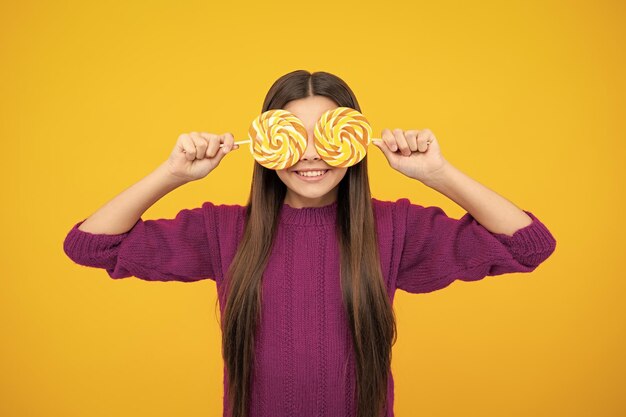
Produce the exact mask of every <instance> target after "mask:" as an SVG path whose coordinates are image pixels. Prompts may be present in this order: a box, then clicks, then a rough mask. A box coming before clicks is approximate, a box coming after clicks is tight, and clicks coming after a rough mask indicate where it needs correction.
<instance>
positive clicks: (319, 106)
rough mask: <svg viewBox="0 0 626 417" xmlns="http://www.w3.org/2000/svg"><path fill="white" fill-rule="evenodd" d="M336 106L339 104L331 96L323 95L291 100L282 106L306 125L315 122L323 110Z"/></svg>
mask: <svg viewBox="0 0 626 417" xmlns="http://www.w3.org/2000/svg"><path fill="white" fill-rule="evenodd" d="M337 107H339V106H338V105H337V103H335V101H334V100H333V99H331V98H328V97H325V96H309V97H305V98H299V99H297V100H291V101H289V102H288V103H287V104H286V105H285V106H283V109H284V110H287V111H290V112H291V113H293V114H294V115H295V116H296V117H297V118H298V119H300V120H302V122H303V123H304V124H305V125H307V124H315V122H317V120H318V119H319V118H320V116H321V115H322V114H323V113H324V112H326V111H328V110H331V109H335V108H337Z"/></svg>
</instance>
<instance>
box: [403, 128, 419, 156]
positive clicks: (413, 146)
mask: <svg viewBox="0 0 626 417" xmlns="http://www.w3.org/2000/svg"><path fill="white" fill-rule="evenodd" d="M417 133H418V131H417V130H407V131H406V132H404V137H405V138H406V143H408V144H409V149H410V150H411V152H416V151H417Z"/></svg>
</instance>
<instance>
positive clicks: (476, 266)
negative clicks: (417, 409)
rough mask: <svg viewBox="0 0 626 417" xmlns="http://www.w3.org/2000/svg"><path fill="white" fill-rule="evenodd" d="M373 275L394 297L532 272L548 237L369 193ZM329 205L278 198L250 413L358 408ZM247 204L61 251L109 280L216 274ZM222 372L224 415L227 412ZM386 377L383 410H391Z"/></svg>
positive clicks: (74, 232) (143, 223) (267, 416)
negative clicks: (376, 268)
mask: <svg viewBox="0 0 626 417" xmlns="http://www.w3.org/2000/svg"><path fill="white" fill-rule="evenodd" d="M372 204H373V207H374V215H375V219H376V224H377V231H378V239H379V242H378V243H379V250H380V256H381V259H380V261H381V265H382V271H383V278H384V280H385V283H386V286H387V290H388V294H389V297H390V300H391V302H392V303H393V298H394V293H395V290H396V289H401V290H404V291H406V292H409V293H416V294H417V293H428V292H432V291H436V290H439V289H442V288H445V287H447V286H448V285H450V284H451V283H452V282H453V281H455V280H457V279H458V280H463V281H476V280H479V279H481V278H484V277H485V276H487V275H501V274H506V273H513V272H531V271H533V270H534V269H535V268H536V267H537V266H538V265H539V264H540V263H541V262H543V261H544V260H545V259H546V258H548V256H550V254H551V253H552V252H553V251H554V249H555V247H556V240H555V238H554V237H553V236H552V234H551V233H550V231H549V230H548V229H547V228H546V226H545V225H544V224H543V223H542V222H541V221H539V220H538V219H537V218H536V217H535V216H534V215H533V214H532V213H531V212H529V211H526V210H524V211H525V212H526V214H528V215H529V216H530V217H531V218H532V219H533V222H532V223H531V224H530V225H528V226H526V227H524V228H522V229H520V230H518V231H517V232H516V233H515V234H514V235H513V236H508V235H504V234H496V233H491V232H489V231H488V230H487V229H485V228H484V227H483V226H482V225H480V224H479V223H478V222H477V221H476V220H475V219H474V218H473V217H472V216H471V215H470V214H469V213H466V214H465V215H464V216H463V217H462V218H461V219H454V218H451V217H448V216H447V215H446V214H445V212H444V211H443V210H442V209H441V208H439V207H436V206H430V207H424V206H420V205H416V204H412V203H411V202H410V201H409V200H408V199H406V198H401V199H399V200H397V201H395V202H394V201H381V200H377V199H375V198H372ZM336 209H337V202H336V201H335V202H333V203H331V204H329V205H326V206H324V207H307V208H301V209H297V208H293V207H291V206H289V205H287V204H283V206H282V209H281V212H280V224H279V227H278V230H277V236H276V241H275V245H274V248H273V252H272V253H271V256H270V258H269V262H268V265H267V268H266V270H265V272H264V275H263V282H262V285H263V305H262V317H261V321H260V324H259V326H260V328H259V329H260V336H259V340H258V341H257V345H256V348H255V349H256V357H257V359H258V361H259V365H258V368H257V369H255V379H254V381H253V384H252V397H251V401H252V403H251V404H252V405H251V409H250V411H251V414H250V416H251V417H276V416H281V417H287V416H300V417H309V416H310V417H313V416H327V417H340V416H341V417H350V416H354V415H355V412H356V404H355V391H354V388H355V378H354V361H353V357H352V341H351V337H350V334H349V328H348V325H347V316H346V314H345V312H344V310H343V304H342V299H341V291H340V280H339V247H338V243H337V242H336V239H334V238H333V237H334V235H333V225H334V222H335V219H336ZM244 216H245V206H240V205H226V204H220V205H214V204H212V203H210V202H205V203H203V204H202V206H201V207H198V208H193V209H183V210H181V211H180V212H179V213H178V214H177V215H176V217H175V218H174V219H157V220H143V219H139V220H138V221H137V223H136V224H135V225H134V226H133V228H132V229H131V230H129V231H128V232H126V233H123V234H118V235H105V234H91V233H88V232H84V231H81V230H79V229H78V226H79V225H80V224H81V223H82V222H83V221H84V220H82V221H80V222H78V223H76V224H75V225H74V227H73V228H72V229H71V230H70V231H69V233H68V235H67V237H66V238H65V241H64V243H63V248H64V251H65V253H66V254H67V256H68V257H69V258H70V259H71V260H73V261H74V262H76V263H77V264H80V265H85V266H90V267H96V268H103V269H105V270H106V271H107V273H108V274H109V276H110V277H111V278H125V277H130V276H135V277H137V278H140V279H143V280H148V281H184V282H193V281H198V280H202V279H207V278H208V279H212V280H214V281H215V283H216V287H217V292H218V297H219V300H220V309H221V311H222V313H223V306H224V301H225V300H224V294H223V290H222V288H223V287H222V283H223V278H224V275H225V272H226V271H227V269H228V266H229V265H230V263H231V261H232V259H233V257H234V254H235V251H236V249H237V244H238V242H239V240H240V239H241V236H242V233H243V227H244ZM227 382H228V380H227V375H226V373H225V368H224V375H223V383H224V396H223V404H222V405H223V415H224V416H229V415H230V414H229V410H228V409H227V401H226V398H227V397H226V394H227ZM393 387H394V386H393V376H392V375H391V370H390V378H389V384H388V391H387V407H386V410H385V413H384V414H383V415H384V416H385V417H392V416H393V415H394V413H393V401H394V389H393Z"/></svg>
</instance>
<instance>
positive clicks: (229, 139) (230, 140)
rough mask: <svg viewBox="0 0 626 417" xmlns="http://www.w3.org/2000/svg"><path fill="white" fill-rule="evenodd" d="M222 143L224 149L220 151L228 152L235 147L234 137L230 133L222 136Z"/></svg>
mask: <svg viewBox="0 0 626 417" xmlns="http://www.w3.org/2000/svg"><path fill="white" fill-rule="evenodd" d="M222 137H223V141H224V147H223V148H222V149H224V150H226V152H229V151H230V150H231V149H233V147H234V146H235V136H233V134H232V133H230V132H226V133H224V134H223V135H222Z"/></svg>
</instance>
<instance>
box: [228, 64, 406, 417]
mask: <svg viewBox="0 0 626 417" xmlns="http://www.w3.org/2000/svg"><path fill="white" fill-rule="evenodd" d="M312 95H323V96H326V97H329V98H331V99H332V100H334V101H335V102H336V103H337V105H338V106H345V107H350V108H353V109H355V110H358V111H361V109H360V107H359V104H358V102H357V99H356V97H355V95H354V93H353V92H352V90H351V89H350V88H349V87H348V85H347V84H346V83H345V82H344V81H343V80H342V79H340V78H339V77H337V76H335V75H333V74H330V73H327V72H322V71H318V72H314V73H310V72H308V71H305V70H297V71H293V72H290V73H288V74H285V75H283V76H282V77H280V78H279V79H278V80H276V81H275V82H274V84H273V85H272V86H271V88H270V89H269V91H268V93H267V96H266V97H265V101H264V102H263V108H262V110H261V111H262V112H264V111H267V110H271V109H280V108H283V106H285V105H286V104H287V102H289V101H291V100H295V99H299V98H304V97H307V96H312ZM338 187H339V189H338V197H337V224H336V229H335V231H336V236H337V239H338V244H339V248H340V258H341V259H340V274H341V288H342V298H343V304H344V308H345V311H346V313H347V317H348V318H349V324H350V329H351V332H352V340H353V342H354V343H353V345H354V353H355V364H356V371H355V373H356V393H357V395H356V398H357V416H356V417H379V416H380V415H381V413H382V411H383V410H384V406H385V402H386V399H387V398H386V394H387V383H388V380H387V379H388V374H389V372H390V365H391V348H392V346H393V344H395V342H396V338H397V335H396V320H395V314H394V311H393V308H392V306H391V302H390V300H389V298H388V294H387V290H386V286H385V284H384V281H383V276H382V271H381V268H380V257H379V253H378V245H377V234H376V225H375V220H374V214H373V210H372V202H371V195H370V188H369V179H368V174H367V156H366V157H365V158H363V159H362V160H361V161H360V162H359V163H357V164H355V165H353V166H351V167H349V168H348V169H347V171H346V174H345V176H344V177H343V179H342V180H341V181H340V182H339V184H338ZM286 193H287V187H286V186H285V184H284V183H283V182H282V181H281V179H280V178H279V177H278V175H277V174H276V171H274V170H271V169H267V168H265V167H263V166H262V165H261V164H259V163H258V162H256V161H255V162H254V171H253V176H252V187H251V190H250V197H249V200H248V204H247V206H246V222H245V228H244V233H243V237H242V240H241V242H240V243H239V246H238V249H237V252H236V254H235V256H234V259H233V261H232V263H231V265H230V267H229V270H228V272H227V274H226V277H225V279H224V282H225V283H226V285H227V289H226V290H225V291H226V296H225V298H226V305H225V307H224V313H223V315H222V317H221V329H222V355H223V358H224V364H225V366H226V371H227V372H228V381H229V382H228V404H229V405H230V409H231V410H232V417H247V416H248V415H249V409H248V407H249V402H250V384H251V379H252V378H251V376H252V371H253V364H254V341H255V335H256V333H255V330H256V326H257V320H258V319H259V317H260V306H261V277H262V275H263V271H264V269H265V266H266V264H267V261H268V258H269V255H270V253H271V248H272V244H273V240H274V231H275V230H276V226H277V219H278V216H279V211H280V209H281V206H282V204H283V202H284V199H285V196H286Z"/></svg>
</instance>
